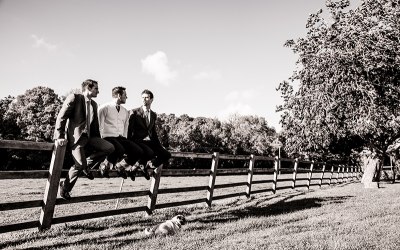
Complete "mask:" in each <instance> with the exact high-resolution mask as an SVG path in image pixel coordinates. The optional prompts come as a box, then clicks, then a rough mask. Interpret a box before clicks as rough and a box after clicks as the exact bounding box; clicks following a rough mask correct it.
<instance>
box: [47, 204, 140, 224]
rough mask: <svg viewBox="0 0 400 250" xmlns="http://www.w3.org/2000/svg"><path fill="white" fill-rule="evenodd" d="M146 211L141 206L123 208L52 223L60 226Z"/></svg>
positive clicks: (58, 218) (56, 219)
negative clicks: (67, 223)
mask: <svg viewBox="0 0 400 250" xmlns="http://www.w3.org/2000/svg"><path fill="white" fill-rule="evenodd" d="M146 210H147V207H145V206H141V207H130V208H122V209H115V210H107V211H100V212H93V213H86V214H76V215H70V216H64V217H56V218H53V221H52V223H53V224H60V223H66V222H74V221H80V220H89V219H95V218H101V217H107V216H115V215H121V214H129V213H135V212H143V211H146Z"/></svg>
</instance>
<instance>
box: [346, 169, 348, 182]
mask: <svg viewBox="0 0 400 250" xmlns="http://www.w3.org/2000/svg"><path fill="white" fill-rule="evenodd" d="M348 181H349V166H348V165H347V166H346V182H348Z"/></svg>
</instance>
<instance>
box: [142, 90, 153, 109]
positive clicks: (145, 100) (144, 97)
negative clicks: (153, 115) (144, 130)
mask: <svg viewBox="0 0 400 250" xmlns="http://www.w3.org/2000/svg"><path fill="white" fill-rule="evenodd" d="M142 102H143V106H146V107H150V105H151V103H152V102H153V99H151V98H150V95H149V94H146V93H144V94H142Z"/></svg>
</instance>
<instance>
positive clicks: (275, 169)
mask: <svg viewBox="0 0 400 250" xmlns="http://www.w3.org/2000/svg"><path fill="white" fill-rule="evenodd" d="M278 171H279V158H278V157H277V156H276V157H275V165H274V179H273V180H272V192H273V193H274V194H276V186H277V184H278Z"/></svg>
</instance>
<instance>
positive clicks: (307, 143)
mask: <svg viewBox="0 0 400 250" xmlns="http://www.w3.org/2000/svg"><path fill="white" fill-rule="evenodd" d="M326 4H327V8H328V12H329V16H328V17H324V16H323V12H322V10H320V11H318V12H317V13H316V14H312V15H310V17H309V19H308V22H307V26H306V28H307V31H308V32H307V35H306V36H305V37H303V38H299V39H297V40H289V41H287V42H286V44H285V45H286V46H288V47H289V48H291V49H292V50H293V52H294V53H295V54H297V55H298V61H297V66H298V67H297V68H296V69H295V71H294V73H293V75H292V76H291V77H290V78H289V81H284V82H283V83H281V84H280V86H279V88H278V90H279V91H280V92H281V94H282V97H283V99H284V103H283V105H281V106H279V107H278V111H282V117H281V123H282V129H283V131H282V135H283V137H285V139H286V146H285V149H286V151H287V152H288V153H289V154H295V153H297V152H301V153H304V154H308V155H310V156H314V157H322V158H324V157H328V156H333V155H335V156H341V157H343V156H349V155H351V153H352V152H354V150H356V149H361V148H364V147H367V148H369V149H371V150H372V151H374V152H378V153H379V152H380V153H382V152H384V151H385V150H386V148H387V147H388V146H389V145H390V144H391V143H392V142H393V141H394V140H395V139H396V138H397V137H398V136H399V133H400V112H399V111H400V110H399V105H400V98H399V97H400V95H399V93H400V82H399V80H400V40H399V37H400V21H399V20H400V3H399V1H398V0H364V1H362V3H361V5H360V6H358V7H357V8H356V9H354V10H348V8H347V7H348V6H349V1H348V0H340V1H332V0H328V1H327V3H326Z"/></svg>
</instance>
